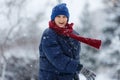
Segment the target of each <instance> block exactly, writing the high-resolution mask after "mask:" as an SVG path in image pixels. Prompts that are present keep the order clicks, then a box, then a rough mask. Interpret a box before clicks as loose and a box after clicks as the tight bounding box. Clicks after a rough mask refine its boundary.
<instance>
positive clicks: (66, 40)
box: [39, 28, 80, 73]
mask: <svg viewBox="0 0 120 80" xmlns="http://www.w3.org/2000/svg"><path fill="white" fill-rule="evenodd" d="M74 33H75V34H77V33H76V32H75V31H74ZM39 52H40V70H45V71H51V72H57V73H76V72H77V65H78V64H79V63H80V56H79V54H80V42H78V41H77V40H74V39H72V38H70V37H66V36H63V35H59V34H57V33H56V32H55V31H53V30H52V29H50V28H47V29H46V30H45V31H44V32H43V36H42V38H41V43H40V46H39Z"/></svg>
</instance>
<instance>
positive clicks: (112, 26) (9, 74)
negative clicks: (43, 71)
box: [0, 0, 120, 80]
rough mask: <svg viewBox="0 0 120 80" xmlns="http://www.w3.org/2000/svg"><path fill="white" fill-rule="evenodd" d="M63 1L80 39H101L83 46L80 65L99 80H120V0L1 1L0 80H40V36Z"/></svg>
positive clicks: (82, 79)
mask: <svg viewBox="0 0 120 80" xmlns="http://www.w3.org/2000/svg"><path fill="white" fill-rule="evenodd" d="M62 2H65V3H67V6H68V8H69V11H70V21H69V23H70V22H73V23H74V29H75V30H77V32H78V33H79V34H80V35H81V36H84V37H90V38H96V39H101V40H102V46H101V48H100V49H99V50H96V49H94V48H92V47H89V46H87V45H86V44H82V50H81V55H80V57H81V63H82V64H83V65H84V66H86V67H88V68H89V69H91V70H93V71H94V72H95V73H96V74H97V77H96V80H120V0H42V1H41V0H0V80H38V71H39V49H38V48H39V43H40V39H41V35H42V33H43V31H44V29H45V28H47V27H48V22H49V20H50V15H51V10H52V8H53V6H55V5H56V4H58V3H62ZM80 78H81V80H85V78H84V77H83V76H82V75H80Z"/></svg>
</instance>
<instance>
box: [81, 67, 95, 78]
mask: <svg viewBox="0 0 120 80" xmlns="http://www.w3.org/2000/svg"><path fill="white" fill-rule="evenodd" d="M80 72H81V73H82V74H83V75H84V76H85V77H86V78H87V80H95V77H96V74H95V73H93V72H92V71H90V70H88V69H87V68H84V67H83V68H82V69H81V71H80Z"/></svg>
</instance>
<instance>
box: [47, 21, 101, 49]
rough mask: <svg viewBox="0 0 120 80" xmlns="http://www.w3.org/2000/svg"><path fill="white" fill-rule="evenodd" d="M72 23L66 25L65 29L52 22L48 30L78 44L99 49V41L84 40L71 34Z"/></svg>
mask: <svg viewBox="0 0 120 80" xmlns="http://www.w3.org/2000/svg"><path fill="white" fill-rule="evenodd" d="M72 26H73V23H71V24H68V23H67V24H66V26H65V28H61V27H58V26H57V25H56V24H55V22H54V21H50V22H49V28H51V29H53V30H54V31H55V32H56V33H57V34H60V35H64V36H68V37H71V38H73V39H75V40H78V41H80V42H83V43H86V44H88V45H90V46H92V47H94V48H97V49H99V48H100V46H101V40H97V39H91V38H84V37H81V36H79V35H76V34H73V28H72Z"/></svg>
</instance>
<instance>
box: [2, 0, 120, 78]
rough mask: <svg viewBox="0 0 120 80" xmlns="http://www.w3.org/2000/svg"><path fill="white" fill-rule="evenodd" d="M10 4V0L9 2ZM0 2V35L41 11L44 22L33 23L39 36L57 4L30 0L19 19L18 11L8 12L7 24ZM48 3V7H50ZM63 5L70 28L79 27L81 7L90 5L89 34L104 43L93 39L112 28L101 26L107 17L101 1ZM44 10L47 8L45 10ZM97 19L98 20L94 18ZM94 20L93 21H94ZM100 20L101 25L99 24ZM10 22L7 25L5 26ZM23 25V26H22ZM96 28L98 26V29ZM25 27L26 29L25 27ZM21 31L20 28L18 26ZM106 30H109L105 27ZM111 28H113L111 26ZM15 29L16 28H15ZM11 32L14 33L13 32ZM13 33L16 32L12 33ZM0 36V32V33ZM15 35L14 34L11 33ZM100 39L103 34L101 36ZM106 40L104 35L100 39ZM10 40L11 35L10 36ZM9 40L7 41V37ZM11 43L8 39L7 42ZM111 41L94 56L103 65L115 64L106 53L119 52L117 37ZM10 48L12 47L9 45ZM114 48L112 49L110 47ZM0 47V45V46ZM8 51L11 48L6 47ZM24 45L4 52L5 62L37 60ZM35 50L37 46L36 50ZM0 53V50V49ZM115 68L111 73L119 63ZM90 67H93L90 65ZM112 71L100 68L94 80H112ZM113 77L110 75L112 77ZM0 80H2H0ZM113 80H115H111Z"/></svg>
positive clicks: (67, 0) (77, 0) (74, 0)
mask: <svg viewBox="0 0 120 80" xmlns="http://www.w3.org/2000/svg"><path fill="white" fill-rule="evenodd" d="M9 1H10V0H9ZM4 2H5V1H4V0H0V22H1V23H0V31H2V32H6V31H7V30H8V29H9V28H10V27H11V26H10V23H11V25H15V24H16V23H17V20H18V18H19V17H22V18H26V17H27V18H29V19H33V20H34V18H35V15H36V14H38V13H39V12H42V11H45V15H44V16H45V17H44V18H45V19H44V20H41V21H40V22H39V23H37V26H38V27H40V28H41V27H42V28H41V29H42V30H41V31H40V32H43V30H44V29H45V28H46V27H48V21H49V20H50V15H51V9H52V7H53V6H54V5H56V3H57V1H55V0H49V2H48V0H42V1H41V0H31V1H29V0H28V1H27V2H26V3H24V4H23V6H22V7H23V8H21V9H20V10H21V13H19V14H20V16H19V17H18V12H19V10H18V8H17V7H13V8H12V10H11V13H10V14H11V15H10V16H9V19H10V20H8V16H7V14H8V11H9V10H8V8H7V7H6V6H5V5H4ZM50 2H51V3H50ZM63 2H65V3H67V6H68V8H69V11H70V22H74V24H78V23H79V17H78V16H80V15H82V11H83V7H84V5H85V3H86V2H89V3H90V6H89V10H90V12H91V13H92V14H95V15H93V17H92V18H93V19H94V18H95V19H94V20H93V22H94V26H96V27H94V30H93V31H92V32H94V36H96V37H97V38H101V39H102V40H105V39H106V38H104V37H103V36H97V35H101V34H102V33H101V32H100V31H99V30H102V29H105V28H106V27H105V26H106V25H108V24H109V25H112V24H110V23H103V22H105V18H107V17H108V16H107V15H108V14H105V13H104V12H103V11H101V9H103V8H104V7H105V6H104V5H103V3H102V0H63ZM46 6H48V7H46ZM109 16H110V17H109V18H112V19H113V18H115V15H113V14H110V15H109ZM98 17H99V18H98ZM96 18H97V19H96ZM100 20H101V21H100ZM9 21H10V22H9ZM25 24H27V23H25ZM98 24H102V26H101V25H98ZM25 26H26V25H25ZM22 27H24V26H22ZM108 27H110V26H108ZM113 27H114V26H113ZM16 29H18V28H16ZM14 30H15V29H14ZM26 30H27V29H26ZM16 31H17V30H16ZM119 32H120V28H118V29H117V30H116V32H115V34H116V35H118V34H119ZM0 33H1V32H0ZM14 34H16V33H14ZM21 34H23V36H24V37H27V34H25V33H21ZM103 35H104V33H103ZM2 36H5V34H4V35H1V34H0V38H1V39H0V40H1V41H0V42H3V40H4V39H3V37H2ZM104 36H106V35H104ZM13 37H14V35H13ZM9 38H11V37H9ZM43 38H44V39H46V37H43ZM11 39H12V38H11ZM110 39H111V40H112V43H111V44H110V45H109V46H108V47H107V48H101V50H100V53H99V54H96V55H97V58H96V59H97V61H98V62H100V61H103V62H105V63H112V62H117V61H116V60H117V59H116V58H111V57H110V53H112V52H114V51H119V52H120V49H119V48H120V36H114V37H113V38H110ZM13 45H14V44H13ZM113 45H114V46H113ZM0 46H1V45H0ZM9 47H11V46H9ZM27 47H29V48H26V45H25V47H23V48H20V47H13V48H10V49H9V48H8V49H7V51H5V54H4V55H5V56H6V58H7V59H9V58H10V57H11V56H12V55H14V56H15V57H17V58H29V59H38V51H33V49H34V47H33V46H29V45H27ZM37 47H38V46H37ZM0 50H1V49H0ZM0 52H1V51H0ZM0 56H1V53H0ZM0 63H4V60H3V59H1V57H0ZM117 63H118V64H116V65H117V66H116V67H113V68H115V70H117V69H118V70H119V68H120V66H118V65H120V63H119V62H117ZM93 65H94V64H93ZM30 67H33V65H30ZM110 71H111V72H112V71H113V69H111V68H109V69H106V68H104V67H103V66H100V69H99V70H98V72H97V77H96V80H113V79H111V78H110V76H111V74H110V73H111V72H110ZM113 74H114V73H113ZM79 77H80V78H81V80H86V79H85V77H84V76H83V75H79ZM1 80H2V79H1ZM114 80H116V79H114Z"/></svg>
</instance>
